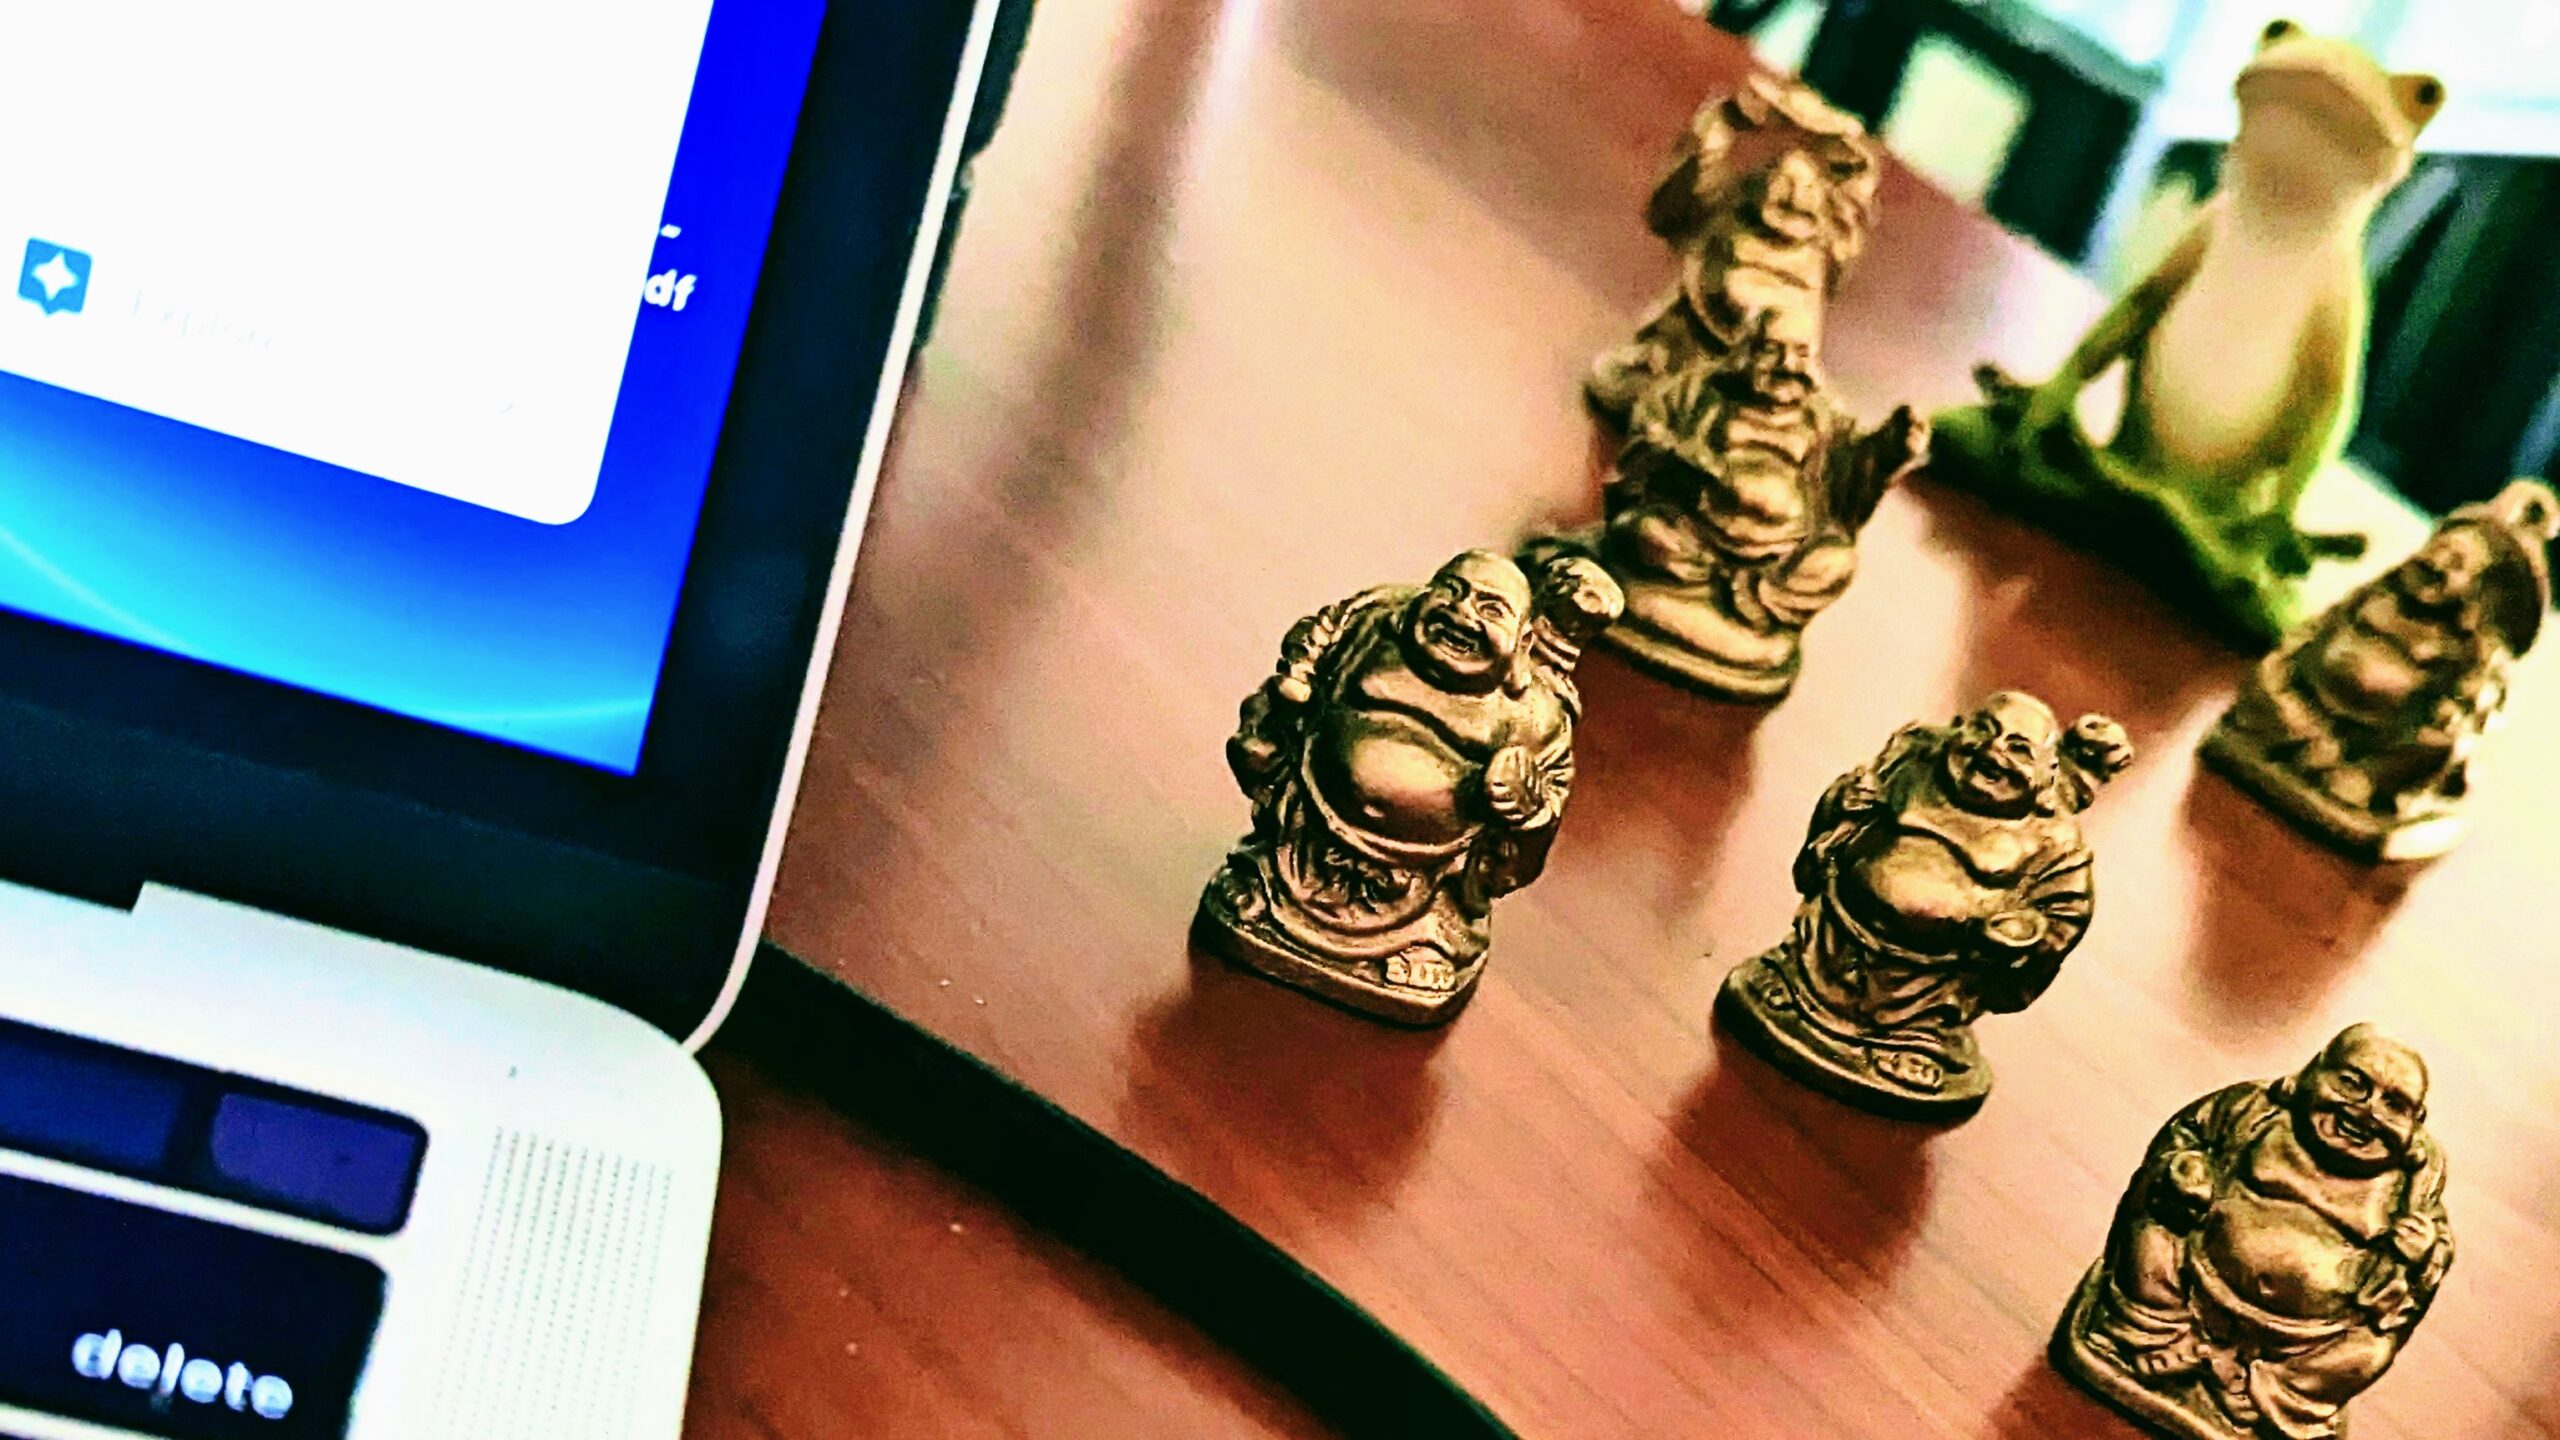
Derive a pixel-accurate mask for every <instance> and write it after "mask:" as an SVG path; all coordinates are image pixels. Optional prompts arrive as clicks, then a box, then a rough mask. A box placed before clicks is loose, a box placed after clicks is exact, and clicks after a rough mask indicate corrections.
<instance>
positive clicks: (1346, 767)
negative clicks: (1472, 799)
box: [1313, 710, 1475, 845]
mask: <svg viewBox="0 0 2560 1440" xmlns="http://www.w3.org/2000/svg"><path fill="white" fill-rule="evenodd" d="M1329 718H1330V720H1331V724H1330V725H1329V726H1328V727H1327V728H1326V729H1325V730H1324V732H1323V733H1321V734H1319V735H1317V736H1316V737H1315V747H1314V755H1313V760H1314V765H1313V769H1314V771H1315V778H1316V783H1317V784H1318V785H1319V786H1321V787H1323V790H1324V797H1325V799H1326V800H1327V801H1329V802H1330V803H1331V804H1332V806H1333V809H1334V813H1336V814H1338V815H1340V816H1341V817H1342V818H1343V819H1345V820H1349V821H1351V822H1353V823H1355V824H1359V825H1364V826H1366V827H1368V828H1369V829H1371V830H1374V831H1376V832H1377V833H1379V834H1381V835H1384V836H1386V837H1388V838H1389V839H1393V840H1402V841H1407V842H1410V843H1414V844H1423V845H1430V844H1441V843H1445V842H1448V841H1452V840H1456V839H1458V838H1460V837H1461V836H1463V835H1464V834H1465V833H1466V831H1467V822H1466V819H1465V816H1464V814H1463V813H1462V811H1461V810H1460V807H1459V793H1460V791H1461V789H1462V788H1463V787H1464V786H1465V784H1466V782H1467V779H1468V778H1469V776H1470V775H1472V774H1473V773H1474V769H1475V767H1474V766H1472V765H1470V764H1469V763H1468V762H1467V760H1466V758H1465V757H1463V756H1461V755H1460V754H1459V753H1458V752H1457V751H1456V750H1455V749H1454V748H1452V747H1451V746H1450V744H1449V742H1448V741H1446V740H1444V739H1442V738H1441V737H1440V736H1439V735H1438V734H1437V733H1436V732H1434V731H1433V730H1432V729H1431V728H1430V727H1429V726H1427V725H1425V724H1423V723H1422V722H1421V721H1419V720H1416V719H1414V718H1413V717H1411V716H1407V715H1399V714H1397V713H1395V712H1394V711H1357V710H1346V711H1336V712H1334V713H1333V714H1332V715H1331V716H1330V717H1329Z"/></svg>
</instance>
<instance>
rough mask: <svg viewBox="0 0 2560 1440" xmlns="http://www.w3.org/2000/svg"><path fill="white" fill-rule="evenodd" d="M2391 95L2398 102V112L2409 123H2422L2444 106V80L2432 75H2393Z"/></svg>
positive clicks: (2433, 116) (2434, 115) (2432, 117)
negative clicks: (2407, 119) (2407, 118)
mask: <svg viewBox="0 0 2560 1440" xmlns="http://www.w3.org/2000/svg"><path fill="white" fill-rule="evenodd" d="M2391 97H2392V98H2393V99H2395V100H2397V101H2399V102H2400V113H2401V114H2403V115H2406V116H2408V117H2409V123H2410V124H2413V125H2424V124H2426V123H2427V122H2428V121H2430V120H2432V119H2434V118H2435V117H2436V112H2437V111H2438V110H2441V109H2443V108H2444V82H2443V81H2441V80H2438V79H2437V78H2436V77H2434V76H2433V75H2394V76H2392V77H2391Z"/></svg>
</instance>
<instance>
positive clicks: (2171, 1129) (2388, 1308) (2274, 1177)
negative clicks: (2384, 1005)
mask: <svg viewBox="0 0 2560 1440" xmlns="http://www.w3.org/2000/svg"><path fill="white" fill-rule="evenodd" d="M2426 1118H2427V1066H2426V1062H2425V1061H2424V1060H2422V1059H2420V1058H2419V1057H2418V1053H2417V1052H2416V1051H2414V1050H2412V1049H2410V1048H2409V1047H2408V1046H2406V1045H2403V1044H2401V1043H2400V1042H2398V1041H2396V1040H2393V1039H2391V1038H2390V1037H2389V1036H2386V1035H2384V1034H2383V1033H2381V1032H2380V1031H2378V1030H2376V1029H2374V1028H2373V1027H2372V1026H2370V1025H2355V1026H2351V1027H2349V1028H2348V1029H2346V1030H2344V1031H2342V1032H2340V1034H2339V1035H2338V1037H2337V1038H2336V1039H2334V1040H2332V1041H2330V1042H2329V1045H2328V1048H2327V1049H2325V1050H2323V1051H2321V1052H2320V1054H2319V1055H2318V1056H2316V1057H2314V1058H2313V1059H2312V1061H2311V1063H2310V1064H2309V1065H2307V1066H2305V1067H2304V1068H2303V1070H2302V1072H2301V1073H2300V1074H2298V1075H2294V1076H2291V1077H2288V1078H2286V1079H2282V1080H2272V1081H2266V1082H2263V1083H2261V1082H2256V1081H2251V1082H2248V1083H2245V1084H2240V1085H2234V1086H2232V1087H2230V1088H2229V1089H2227V1090H2220V1091H2216V1092H2215V1093H2213V1094H2211V1095H2208V1096H2206V1097H2204V1098H2203V1099H2201V1100H2198V1101H2197V1102H2195V1103H2194V1104H2193V1105H2190V1106H2188V1107H2187V1108H2186V1109H2184V1110H2182V1111H2180V1112H2178V1114H2177V1116H2176V1117H2175V1118H2173V1119H2172V1120H2170V1122H2169V1123H2168V1125H2167V1126H2166V1127H2165V1128H2163V1129H2162V1130H2161V1132H2160V1134H2159V1135H2158V1137H2157V1138H2155V1139H2153V1140H2152V1142H2151V1148H2150V1150H2149V1151H2148V1152H2147V1153H2146V1154H2145V1155H2144V1156H2143V1160H2142V1168H2141V1169H2140V1170H2139V1171H2137V1172H2135V1174H2134V1177H2133V1182H2132V1184H2131V1186H2130V1187H2129V1188H2128V1189H2127V1190H2126V1191H2125V1195H2124V1200H2123V1203H2122V1204H2120V1205H2118V1206H2117V1207H2116V1218H2115V1225H2114V1228H2113V1230H2112V1231H2111V1232H2110V1233H2109V1235H2108V1237H2107V1248H2106V1253H2105V1255H2104V1256H2102V1257H2101V1258H2100V1259H2099V1261H2098V1263H2097V1264H2096V1265H2095V1266H2093V1267H2091V1269H2090V1271H2089V1274H2088V1277H2087V1278H2086V1279H2085V1280H2083V1281H2082V1282H2081V1284H2080V1289H2079V1292H2078V1294H2077V1295H2076V1296H2075V1297H2074V1298H2073V1300H2072V1302H2071V1306H2070V1308H2069V1309H2068V1310H2067V1311H2066V1312H2065V1313H2064V1315H2063V1318H2062V1323H2061V1325H2060V1327H2059V1328H2058V1329H2057V1330H2056V1332H2055V1334H2054V1341H2053V1353H2054V1359H2055V1361H2056V1363H2058V1364H2059V1365H2060V1366H2061V1367H2062V1370H2063V1372H2064V1373H2065V1374H2068V1375H2069V1376H2071V1378H2073V1379H2074V1380H2076V1381H2078V1382H2080V1383H2081V1384H2082V1385H2085V1386H2087V1387H2088V1388H2089V1389H2091V1390H2092V1391H2094V1392H2096V1393H2097V1394H2098V1395H2099V1396H2100V1397H2101V1398H2103V1399H2104V1400H2106V1401H2107V1402H2108V1403H2109V1404H2111V1405H2113V1406H2115V1407H2116V1408H2117V1409H2119V1410H2121V1411H2123V1412H2124V1413H2125V1414H2127V1415H2129V1416H2131V1417H2133V1418H2134V1419H2136V1420H2138V1421H2141V1422H2142V1423H2144V1424H2145V1425H2148V1426H2149V1427H2151V1428H2152V1429H2154V1430H2156V1431H2158V1432H2159V1433H2161V1434H2163V1435H2169V1436H2175V1437H2179V1440H2336V1437H2338V1436H2341V1435H2344V1434H2345V1433H2346V1426H2347V1416H2346V1407H2347V1404H2348V1402H2350V1401H2352V1400H2354V1399H2355V1397H2356V1396H2358V1395H2360V1394H2362V1393H2363V1392H2364V1391H2365V1389H2366V1388H2367V1387H2368V1386H2370V1385H2372V1384H2373V1382H2374V1381H2376V1380H2378V1379H2380V1378H2381V1377H2382V1373H2383V1372H2384V1371H2385V1370H2387V1369H2389V1368H2390V1366H2391V1362H2392V1360H2393V1358H2394V1357H2396V1356H2397V1355H2398V1354H2399V1353H2400V1347H2401V1346H2402V1345H2404V1344H2406V1343H2408V1339H2409V1336H2410V1335H2411V1334H2412V1333H2413V1332H2414V1331H2415V1330H2416V1328H2417V1325H2418V1322H2419V1321H2420V1320H2422V1319H2424V1318H2425V1317H2426V1313H2427V1306H2428V1305H2429V1304H2430V1303H2431V1302H2433V1300H2434V1299H2435V1295H2436V1287H2437V1286H2439V1285H2441V1284H2443V1283H2444V1277H2445V1272H2446V1271H2448V1270H2450V1269H2451V1268H2453V1230H2452V1228H2451V1226H2450V1225H2449V1224H2448V1222H2447V1221H2446V1218H2445V1210H2444V1182H2445V1158H2444V1152H2443V1151H2442V1150H2440V1149H2438V1148H2437V1147H2436V1143H2435V1141H2434V1139H2433V1138H2432V1137H2430V1136H2429V1135H2428V1134H2427V1129H2426Z"/></svg>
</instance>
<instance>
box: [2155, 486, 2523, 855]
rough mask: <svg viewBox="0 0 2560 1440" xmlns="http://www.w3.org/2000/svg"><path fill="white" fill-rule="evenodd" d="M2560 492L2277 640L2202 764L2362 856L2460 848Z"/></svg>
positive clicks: (2472, 526) (2506, 501) (2454, 537)
mask: <svg viewBox="0 0 2560 1440" xmlns="http://www.w3.org/2000/svg"><path fill="white" fill-rule="evenodd" d="M2555 536H2560V496H2554V495H2553V494H2552V492H2551V491H2550V490H2549V489H2548V488H2547V487H2545V486H2543V485H2542V484H2540V483H2539V482H2537V481H2532V480H2518V481H2516V482H2514V483H2513V484H2510V485H2509V486H2508V487H2507V488H2506V490H2505V491H2504V492H2502V493H2501V494H2500V495H2499V496H2498V498H2497V499H2495V500H2492V501H2490V502H2488V503H2487V504H2483V505H2467V506H2464V507H2463V508H2462V509H2459V510H2456V511H2455V512H2453V514H2452V515H2450V516H2448V517H2446V519H2445V521H2444V523H2443V524H2441V525H2439V526H2437V527H2436V532H2435V535H2434V537H2433V538H2431V539H2429V540H2428V541H2427V543H2426V545H2425V546H2424V547H2422V548H2421V549H2420V550H2419V551H2418V553H2417V554H2415V555H2412V556H2410V557H2409V558H2408V559H2406V560H2403V561H2401V562H2400V564H2399V566H2398V568H2396V569H2394V570H2392V571H2390V572H2389V573H2388V574H2385V575H2383V576H2382V577H2381V578H2380V579H2377V580H2374V581H2371V582H2369V583H2367V584H2366V585H2365V586H2363V587H2362V588H2361V589H2358V590H2357V591H2355V592H2354V593H2353V594H2351V595H2349V596H2348V597H2347V598H2346V599H2344V600H2341V601H2339V602H2338V603H2337V604H2336V605H2335V606H2333V607H2331V608H2330V609H2329V610H2327V611H2326V612H2324V613H2322V614H2321V615H2319V616H2318V617H2317V618H2315V619H2313V620H2312V621H2311V622H2310V623H2308V624H2306V625H2304V626H2302V627H2301V628H2299V629H2297V630H2296V631H2295V632H2294V633H2293V634H2292V635H2290V636H2288V637H2286V639H2285V642H2284V643H2283V644H2282V645H2280V646H2278V647H2277V649H2276V650H2275V652H2274V653H2273V654H2270V655H2268V656H2267V657H2266V658H2265V659H2264V660H2262V661H2260V662H2259V664H2258V667H2257V668H2256V669H2255V670H2254V671H2252V672H2250V675H2249V677H2248V678H2247V679H2246V680H2244V681H2242V682H2241V686H2240V696H2239V698H2238V700H2236V701H2235V702H2234V703H2233V704H2232V707H2231V709H2230V710H2229V711H2228V712H2226V713H2225V714H2224V715H2223V717H2222V721H2221V723H2220V724H2218V725H2216V726H2215V727H2214V728H2213V731H2212V732H2211V733H2210V734H2208V735H2207V736H2206V737H2205V742H2204V758H2205V759H2206V760H2207V761H2208V762H2209V763H2211V764H2212V765H2214V766H2215V767H2216V768H2217V769H2219V770H2221V771H2222V772H2223V773H2224V774H2226V775H2229V776H2230V777H2231V778H2232V779H2233V780H2234V781H2236V782H2237V783H2238V784H2240V785H2241V786H2242V787H2243V788H2245V789H2247V790H2249V791H2251V792H2252V793H2254V794H2256V795H2257V796H2258V797H2259V798H2260V799H2262V800H2264V801H2266V802H2267V803H2268V804H2269V805H2271V806H2273V807H2274V808H2275V809H2277V810H2278V811H2280V812H2282V813H2283V814H2284V815H2285V816H2286V817H2287V818H2289V819H2291V820H2293V821H2294V822H2295V823H2297V824H2299V825H2301V826H2303V827H2305V828H2306V829H2308V830H2310V831H2311V832H2312V833H2313V834H2315V835H2318V836H2319V837H2320V838H2321V839H2323V840H2326V841H2328V842H2329V843H2331V844H2333V845H2336V846H2338V847H2339V848H2340V849H2343V850H2345V851H2347V852H2349V853H2351V854H2354V855H2357V856H2359V857H2361V858H2363V859H2366V860H2417V859H2424V858H2427V857H2429V856H2434V855H2441V854H2443V853H2444V852H2445V851H2447V850H2449V849H2451V848H2453V845H2454V844H2455V842H2456V841H2458V840H2460V839H2461V838H2462V817H2461V813H2460V810H2461V804H2462V800H2463V797H2464V796H2465V795H2466V794H2468V793H2469V790H2470V779H2471V757H2472V753H2473V751H2474V750H2475V749H2476V748H2477V747H2478V745H2479V743H2480V739H2481V737H2482V736H2483V735H2484V734H2486V733H2487V732H2488V730H2489V728H2490V727H2491V726H2492V725H2494V724H2496V723H2497V721H2498V719H2499V714H2500V710H2501V708H2502V707H2503V706H2504V705H2505V704H2506V699H2507V679H2508V673H2509V671H2510V670H2511V669H2512V668H2513V665H2514V662H2515V659H2516V657H2518V656H2520V655H2522V654H2523V653H2524V652H2525V651H2526V650H2528V649H2530V648H2532V645H2533V641H2534V637H2535V635H2536V634H2538V633H2539V632H2540V630H2541V628H2542V615H2543V612H2544V611H2545V610H2547V609H2549V608H2550V606H2551V570H2550V561H2549V558H2548V546H2549V545H2550V543H2551V541H2552V539H2553V538H2554V537H2555Z"/></svg>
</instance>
